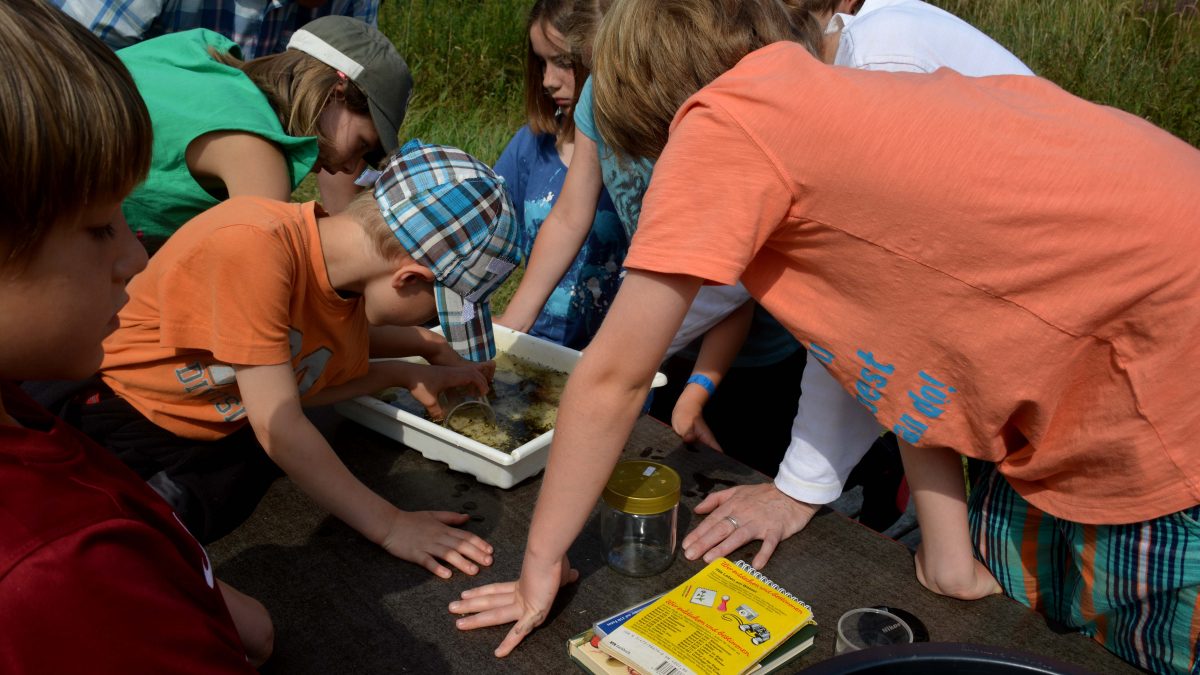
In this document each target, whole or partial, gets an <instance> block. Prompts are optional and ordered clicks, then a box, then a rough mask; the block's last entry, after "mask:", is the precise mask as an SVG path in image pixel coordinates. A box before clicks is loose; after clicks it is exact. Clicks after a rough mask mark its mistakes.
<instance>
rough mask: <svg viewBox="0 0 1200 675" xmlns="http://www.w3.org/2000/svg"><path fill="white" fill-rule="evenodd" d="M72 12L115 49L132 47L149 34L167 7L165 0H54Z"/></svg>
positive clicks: (73, 15) (62, 8)
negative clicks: (164, 6) (152, 24)
mask: <svg viewBox="0 0 1200 675" xmlns="http://www.w3.org/2000/svg"><path fill="white" fill-rule="evenodd" d="M50 2H51V4H53V5H54V6H56V7H58V8H59V9H61V10H62V11H63V12H65V13H66V14H67V15H68V16H70V17H71V18H73V19H75V20H76V21H78V22H79V23H81V24H83V25H84V26H87V28H88V30H90V31H92V33H94V34H95V35H96V37H98V38H100V39H101V40H103V41H104V43H105V44H107V45H108V46H109V47H112V48H113V49H120V48H121V47H128V46H129V45H131V44H133V43H135V42H139V41H141V40H142V38H143V37H145V36H146V30H147V28H148V27H149V26H150V24H151V23H153V22H154V20H155V19H156V18H158V16H159V14H161V13H162V11H163V0H50Z"/></svg>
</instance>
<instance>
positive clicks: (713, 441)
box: [695, 418, 725, 454]
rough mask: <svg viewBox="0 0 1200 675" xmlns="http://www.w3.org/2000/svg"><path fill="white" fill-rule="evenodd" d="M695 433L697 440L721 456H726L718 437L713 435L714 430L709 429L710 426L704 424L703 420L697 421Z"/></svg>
mask: <svg viewBox="0 0 1200 675" xmlns="http://www.w3.org/2000/svg"><path fill="white" fill-rule="evenodd" d="M695 431H696V440H698V441H700V442H701V443H703V444H705V445H707V446H708V447H710V448H712V449H713V450H716V451H717V452H719V453H721V454H725V450H723V449H722V448H721V444H720V443H718V442H717V437H716V436H715V435H714V434H713V432H712V429H709V428H708V424H706V423H705V422H704V419H703V418H701V419H697V420H696V426H695Z"/></svg>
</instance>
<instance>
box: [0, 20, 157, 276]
mask: <svg viewBox="0 0 1200 675" xmlns="http://www.w3.org/2000/svg"><path fill="white" fill-rule="evenodd" d="M0 62H2V63H4V64H5V67H4V69H3V74H2V75H0V88H2V89H3V91H4V95H3V96H0V200H3V202H4V208H3V209H0V266H2V267H4V268H6V269H20V266H21V264H22V263H23V262H26V261H27V260H28V259H29V258H30V257H31V256H32V255H33V253H35V252H36V251H37V248H38V247H39V246H40V245H41V243H42V241H43V240H44V238H45V236H46V235H47V234H48V233H49V232H50V230H51V229H52V228H53V227H54V226H56V225H58V224H60V223H64V222H69V221H70V220H72V219H74V218H77V217H78V216H79V215H80V214H81V213H82V212H83V211H85V210H86V209H88V208H89V207H91V206H92V205H94V204H97V203H102V202H105V201H110V200H111V201H120V200H121V199H124V198H125V196H126V195H128V194H129V192H130V191H132V190H133V188H134V187H136V186H137V184H138V183H140V182H142V180H144V179H145V178H146V174H147V172H148V171H149V170H150V153H151V150H152V145H153V142H152V139H153V134H152V131H151V126H150V114H149V113H148V112H147V111H146V104H145V103H144V102H143V101H142V97H141V95H140V94H139V93H138V90H137V86H136V85H134V83H133V78H132V77H131V76H130V75H129V71H128V70H126V68H125V65H124V64H123V63H121V61H120V59H118V58H117V57H116V55H115V54H113V52H112V50H111V49H109V48H108V47H106V46H105V45H104V43H103V42H101V41H100V40H99V39H98V38H97V37H96V36H94V35H92V34H91V33H90V32H88V30H87V29H86V28H84V27H83V26H81V25H80V24H79V23H77V22H76V21H74V20H73V19H71V18H70V17H68V16H67V15H65V14H63V13H62V12H61V11H59V10H58V9H55V8H54V7H52V6H50V5H49V4H47V3H45V2H42V1H41V0H5V1H4V2H2V3H0Z"/></svg>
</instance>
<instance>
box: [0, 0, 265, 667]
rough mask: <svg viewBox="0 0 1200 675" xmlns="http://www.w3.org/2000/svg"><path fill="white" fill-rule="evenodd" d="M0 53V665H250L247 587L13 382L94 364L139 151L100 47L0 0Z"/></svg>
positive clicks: (134, 261) (133, 245)
mask: <svg viewBox="0 0 1200 675" xmlns="http://www.w3.org/2000/svg"><path fill="white" fill-rule="evenodd" d="M0 59H2V60H3V62H4V63H5V64H7V66H8V67H9V68H10V72H9V74H8V76H6V79H5V82H6V91H5V95H4V96H3V97H0V145H2V146H3V147H4V148H5V162H3V164H2V165H0V194H2V195H3V200H4V204H5V208H4V210H3V212H2V213H0V315H2V316H4V325H3V328H0V635H3V638H2V640H3V648H0V672H4V673H13V674H17V673H95V672H111V673H132V672H181V671H187V672H195V673H253V672H255V671H254V668H253V666H254V665H258V664H259V663H262V661H264V660H265V659H266V658H267V656H268V655H269V654H270V652H271V647H272V635H273V633H272V627H271V620H270V617H269V615H268V614H267V612H266V610H265V609H264V608H263V607H262V605H261V604H259V603H258V602H256V601H254V600H252V599H251V598H249V597H247V596H245V595H243V594H241V593H238V592H237V591H235V590H233V589H232V588H230V587H228V586H226V585H225V584H223V583H221V582H220V581H219V580H217V579H214V578H213V572H212V567H211V566H210V565H209V561H208V558H207V556H206V554H205V552H204V548H203V547H202V546H201V545H200V544H199V543H198V542H197V541H196V540H195V539H194V538H193V537H192V536H191V535H190V534H188V532H187V530H186V529H185V528H184V527H183V525H181V524H180V523H179V521H178V519H177V518H176V516H175V514H174V513H172V510H171V507H170V506H168V505H167V504H166V502H164V501H163V500H162V498H161V497H159V496H158V495H157V494H155V493H154V491H153V490H151V489H150V488H149V487H147V485H146V483H145V482H144V481H142V480H141V479H140V478H139V477H138V476H137V475H135V474H134V473H133V472H132V471H130V470H129V469H128V468H127V467H125V466H124V465H122V464H121V463H120V462H119V461H117V460H116V458H114V457H113V456H112V453H110V452H108V451H106V450H105V449H103V448H101V447H99V446H97V445H96V444H95V443H93V442H92V441H91V440H89V439H88V438H87V437H86V436H84V435H83V434H81V433H79V432H78V431H77V430H75V429H72V428H71V427H70V426H68V425H67V424H65V423H64V422H63V421H62V420H60V419H57V418H55V417H54V416H52V415H51V414H49V413H48V412H47V411H46V410H44V409H42V408H41V407H39V406H38V405H37V404H35V403H34V402H33V401H32V400H30V399H29V398H28V397H27V396H26V395H25V394H24V392H22V391H21V389H20V388H19V387H18V386H17V381H20V380H25V379H41V378H81V377H86V376H88V375H90V374H91V373H93V372H94V371H95V369H96V367H97V366H98V365H99V364H100V360H101V358H102V356H103V351H102V349H101V341H102V340H103V339H104V337H105V336H106V335H108V334H109V333H111V332H112V331H113V330H114V329H115V328H116V326H117V312H118V310H119V309H120V308H121V306H122V305H123V304H125V301H126V299H127V296H126V294H125V282H126V281H127V280H128V279H129V277H131V276H133V275H135V274H137V273H138V272H140V271H141V270H142V269H143V268H144V267H145V265H146V252H145V250H144V249H143V248H142V247H141V245H139V244H138V243H137V241H136V240H135V239H134V237H133V234H132V233H131V232H130V230H129V228H128V227H127V226H126V225H125V222H124V220H123V219H122V218H121V211H120V204H121V200H122V199H123V198H124V197H125V195H126V194H128V192H129V191H130V189H132V188H133V186H134V185H136V184H137V183H138V182H139V181H140V180H141V179H142V178H143V177H144V176H145V174H146V170H147V168H148V166H149V164H150V148H151V138H150V125H149V119H148V116H147V113H146V108H145V106H144V104H143V103H142V100H141V98H140V97H139V96H138V93H137V89H136V87H135V86H134V83H133V80H132V79H131V78H130V76H129V73H128V72H127V71H126V70H125V68H124V67H123V66H122V65H121V62H120V61H119V60H118V59H117V58H116V57H115V56H114V55H113V54H112V52H111V51H109V50H108V48H106V47H105V46H104V45H103V44H102V43H101V42H100V41H99V40H98V39H96V37H95V36H93V35H91V34H90V33H88V32H87V31H86V29H84V28H83V27H82V26H79V25H78V24H76V23H75V22H74V21H72V20H70V19H69V18H68V17H67V16H66V15H64V14H62V13H61V12H59V11H58V10H55V9H53V8H51V7H50V6H49V5H47V4H45V3H44V2H41V0H8V1H7V2H4V3H0ZM66 195H70V198H65V196H66Z"/></svg>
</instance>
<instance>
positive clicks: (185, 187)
mask: <svg viewBox="0 0 1200 675" xmlns="http://www.w3.org/2000/svg"><path fill="white" fill-rule="evenodd" d="M210 47H211V48H213V49H215V50H216V51H217V52H221V53H233V54H234V55H235V56H238V55H239V54H240V51H239V50H238V46H237V45H236V44H235V43H234V42H233V41H232V40H229V39H228V38H225V37H223V36H221V35H220V34H218V33H214V32H213V31H210V30H205V29H196V30H189V31H184V32H180V33H169V34H167V35H163V36H161V37H156V38H153V39H150V40H146V41H144V42H141V43H138V44H136V45H133V46H130V47H126V48H125V49H122V50H119V51H118V52H117V56H118V57H120V59H121V60H122V61H123V62H124V63H125V66H126V67H127V68H129V72H130V73H132V74H133V79H134V82H136V83H137V87H138V91H139V92H141V94H142V98H143V99H145V101H146V107H147V108H148V109H149V111H150V122H151V124H153V126H154V150H153V157H152V158H151V161H150V174H149V175H148V176H147V177H146V181H145V182H144V183H142V184H141V185H140V186H138V188H137V189H136V190H134V191H133V193H132V194H130V195H129V197H128V198H127V199H126V200H125V203H124V207H123V211H124V212H125V219H126V220H128V221H129V226H130V227H131V228H133V230H134V232H137V233H138V235H139V236H140V237H141V238H142V242H143V243H144V244H145V245H146V248H147V249H149V250H150V252H151V253H153V252H154V251H156V250H158V248H159V247H160V246H162V244H163V242H165V241H166V240H167V238H168V237H170V236H171V235H172V234H174V233H175V231H176V230H178V229H179V227H180V226H181V225H183V224H184V223H185V222H187V221H188V220H189V219H191V218H192V217H193V216H195V215H196V214H198V213H200V212H201V211H204V210H205V209H208V208H211V207H212V206H215V205H216V204H217V203H218V202H219V201H221V200H220V199H219V198H218V197H216V196H214V195H213V194H212V193H210V192H209V191H207V190H205V189H204V188H203V187H201V186H200V185H199V184H198V183H197V182H196V180H195V178H193V177H192V174H191V172H190V171H188V167H187V160H186V158H185V153H186V152H187V147H188V145H189V144H190V143H191V142H192V141H194V140H195V139H196V138H198V137H200V136H202V135H204V134H206V133H210V132H213V131H246V132H249V133H252V134H255V135H257V136H261V137H263V138H265V139H267V140H269V141H271V142H272V143H274V144H275V145H277V146H278V147H279V149H280V150H282V151H283V153H284V156H285V157H286V158H287V165H288V171H289V173H290V174H291V182H292V189H295V187H296V186H297V185H298V184H299V183H300V181H301V180H302V179H303V178H304V176H306V175H307V174H308V172H309V171H311V170H312V167H313V164H314V163H316V160H317V140H316V138H313V137H294V136H288V135H287V134H286V133H284V131H283V126H282V125H280V123H279V117H278V116H277V115H276V114H275V110H274V109H273V108H272V107H271V104H270V103H269V102H268V101H267V97H266V95H264V94H263V93H262V92H261V91H260V90H259V89H258V87H257V86H255V85H254V82H252V81H251V80H250V78H249V77H247V76H246V75H245V74H244V73H242V71H240V70H238V69H236V68H231V67H229V66H227V65H224V64H222V63H220V62H218V61H216V60H215V59H213V57H212V55H211V54H210V53H209V48H210Z"/></svg>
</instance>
